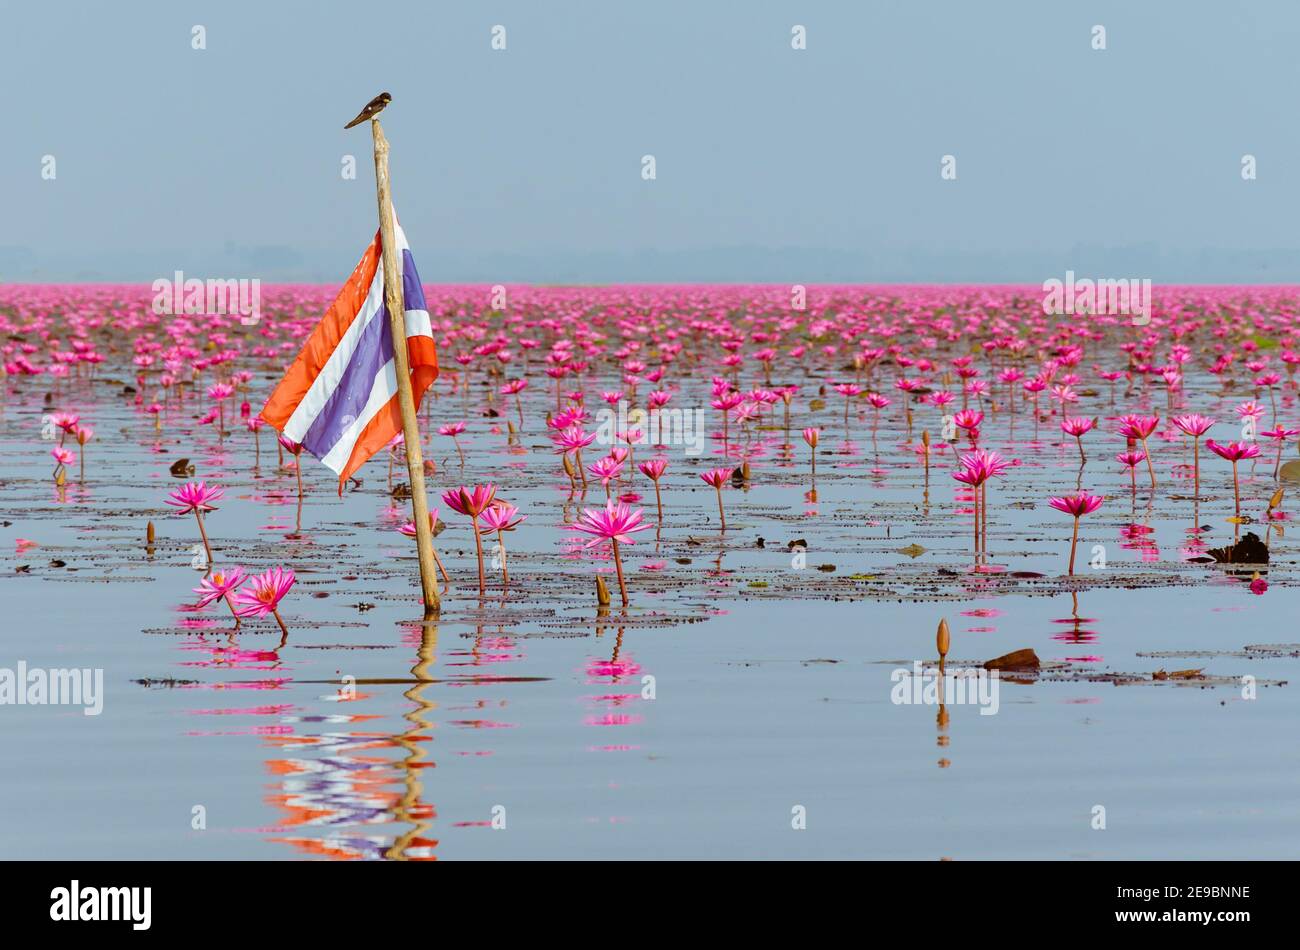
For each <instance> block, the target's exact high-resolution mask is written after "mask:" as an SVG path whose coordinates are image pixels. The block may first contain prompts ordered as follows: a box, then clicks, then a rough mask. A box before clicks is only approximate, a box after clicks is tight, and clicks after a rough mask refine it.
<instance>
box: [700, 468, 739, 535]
mask: <svg viewBox="0 0 1300 950" xmlns="http://www.w3.org/2000/svg"><path fill="white" fill-rule="evenodd" d="M734 471H735V470H734V469H730V468H714V469H710V470H709V471H707V472H701V473H700V478H701V479H702V480H703V481H704V483H705V484H706V485H712V486H713V488H714V489H715V490H716V491H717V493H718V520H719V521H721V523H722V530H723V531H726V530H727V514H726V512H725V511H723V510H722V486H723V485H725V484H726V483H727V480H728V479H730V478H731V475H732V473H733V472H734Z"/></svg>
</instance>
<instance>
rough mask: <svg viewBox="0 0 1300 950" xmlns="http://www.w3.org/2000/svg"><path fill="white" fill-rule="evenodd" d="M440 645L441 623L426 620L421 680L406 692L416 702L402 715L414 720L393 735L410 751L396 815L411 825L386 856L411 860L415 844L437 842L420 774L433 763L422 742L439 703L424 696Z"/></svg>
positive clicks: (414, 672)
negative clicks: (430, 832) (432, 835)
mask: <svg viewBox="0 0 1300 950" xmlns="http://www.w3.org/2000/svg"><path fill="white" fill-rule="evenodd" d="M437 646H438V625H437V624H436V623H432V622H430V621H425V622H424V623H423V624H422V625H421V633H420V646H419V648H418V649H417V650H416V653H415V656H416V662H415V665H414V666H413V667H411V677H412V678H413V679H415V680H417V681H418V682H416V683H415V685H413V686H412V687H411V688H410V689H408V690H406V692H404V693H403V694H402V695H403V696H404V697H406V698H407V699H408V700H410V701H411V702H412V703H414V704H415V708H413V709H411V710H409V711H408V712H406V713H405V714H403V717H402V718H404V719H406V720H407V721H408V722H410V723H411V728H410V729H408V730H407V731H406V732H404V733H401V734H400V735H395V736H393V743H394V744H395V745H397V746H399V747H401V748H402V749H404V750H406V755H405V756H404V757H403V758H402V761H401V769H402V785H403V790H402V796H401V798H400V799H399V800H398V802H397V805H396V806H395V807H394V808H393V818H394V820H395V821H400V822H404V823H408V824H410V825H411V828H410V830H409V831H407V832H406V833H405V834H403V835H401V836H399V837H398V838H397V839H396V840H395V841H394V842H393V845H392V847H391V848H389V849H388V850H387V851H386V852H385V853H384V857H386V858H388V859H389V860H391V861H407V860H411V859H410V858H408V857H407V854H406V851H407V848H409V847H410V846H411V845H413V844H414V845H417V846H419V847H425V848H432V847H434V846H435V845H437V842H436V841H431V840H429V839H427V838H424V837H423V835H424V833H425V832H426V831H427V830H428V828H429V821H428V820H427V817H428V816H429V815H430V814H431V813H432V809H430V808H429V807H428V806H427V805H424V804H422V803H421V801H420V798H421V796H422V795H423V794H424V783H423V782H421V781H420V778H419V775H420V771H421V770H422V769H423V768H424V767H425V765H426V764H429V763H426V762H425V752H424V743H423V742H421V739H422V738H423V737H422V736H421V733H423V732H424V730H426V729H428V728H429V726H430V723H429V720H428V719H427V718H426V713H428V712H429V711H430V710H432V709H435V708H437V705H438V704H437V703H435V702H431V701H429V700H426V699H425V698H424V690H425V689H426V688H427V687H428V685H429V681H430V676H429V670H430V668H431V667H432V666H433V665H434V663H436V662H437V657H436V656H435V654H434V651H435V650H436V649H437ZM417 860H426V859H417Z"/></svg>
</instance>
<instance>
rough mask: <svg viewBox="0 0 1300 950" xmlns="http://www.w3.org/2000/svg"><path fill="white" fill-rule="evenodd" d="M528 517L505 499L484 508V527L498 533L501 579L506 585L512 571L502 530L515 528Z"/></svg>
mask: <svg viewBox="0 0 1300 950" xmlns="http://www.w3.org/2000/svg"><path fill="white" fill-rule="evenodd" d="M527 518H528V516H527V515H521V514H520V513H519V509H518V508H516V507H515V506H514V505H511V504H507V503H506V502H504V501H497V502H495V503H493V504H491V505H489V506H488V507H487V508H485V509H484V510H483V515H482V519H483V525H484V527H486V528H487V529H488V530H489V531H495V532H496V533H497V544H498V545H499V546H500V548H501V581H502V583H503V584H505V585H509V584H510V571H509V569H508V568H507V567H506V544H505V539H504V537H503V536H502V532H503V531H513V530H515V528H517V527H519V525H520V524H522V523H523V522H524V521H526V520H527Z"/></svg>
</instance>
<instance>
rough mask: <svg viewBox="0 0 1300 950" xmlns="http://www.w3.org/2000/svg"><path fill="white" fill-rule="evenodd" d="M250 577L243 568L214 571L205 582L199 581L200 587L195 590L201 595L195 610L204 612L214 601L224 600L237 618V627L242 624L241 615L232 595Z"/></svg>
mask: <svg viewBox="0 0 1300 950" xmlns="http://www.w3.org/2000/svg"><path fill="white" fill-rule="evenodd" d="M247 577H248V575H247V574H245V573H244V569H243V568H242V567H232V568H231V569H230V570H228V571H213V572H212V573H211V574H209V575H208V576H207V577H205V578H203V580H201V581H199V586H198V587H196V588H194V593H196V594H198V595H199V600H198V603H196V604H195V605H194V609H195V610H202V609H203V608H204V607H207V606H208V605H209V604H211V603H213V602H214V601H218V600H224V601H225V602H226V606H228V607H229V608H230V612H231V613H232V614H233V615H234V617H235V626H236V627H238V626H239V624H240V619H239V613H238V612H237V611H236V609H235V604H234V601H232V600H231V596H230V595H231V594H232V593H233V592H234V591H235V590H236V589H237V588H238V587H239V585H240V584H242V583H244V580H245V579H246V578H247Z"/></svg>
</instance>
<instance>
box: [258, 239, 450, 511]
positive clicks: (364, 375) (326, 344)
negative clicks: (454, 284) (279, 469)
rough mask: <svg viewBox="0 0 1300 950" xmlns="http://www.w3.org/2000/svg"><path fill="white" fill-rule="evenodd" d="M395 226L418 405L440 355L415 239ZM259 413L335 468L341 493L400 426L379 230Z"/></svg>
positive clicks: (330, 466)
mask: <svg viewBox="0 0 1300 950" xmlns="http://www.w3.org/2000/svg"><path fill="white" fill-rule="evenodd" d="M394 230H395V231H396V236H397V247H398V250H399V251H400V252H401V262H400V266H401V274H402V300H403V303H404V305H405V307H406V351H407V353H408V354H409V355H410V364H411V388H412V390H413V391H414V395H415V405H416V407H417V408H418V407H419V405H420V397H421V396H423V395H424V391H425V390H426V389H428V388H429V386H430V384H432V383H433V381H434V380H435V379H437V378H438V355H437V353H436V352H435V350H434V345H433V329H432V327H431V326H430V324H429V311H428V309H427V307H426V305H425V302H424V288H423V287H421V286H420V275H419V274H418V273H416V270H415V261H414V259H412V257H411V248H410V245H408V244H407V243H406V235H405V234H404V233H403V232H402V228H401V225H398V224H396V223H395V224H394ZM260 415H261V417H262V418H263V419H264V420H266V422H267V424H268V425H270V426H272V427H273V428H275V429H278V430H279V431H280V432H281V433H282V434H283V435H284V437H285V438H286V439H289V440H290V441H293V442H300V443H302V446H303V448H304V449H306V450H307V451H308V452H310V453H311V454H312V455H314V456H315V457H316V458H318V459H320V460H321V461H322V462H323V463H325V465H326V466H327V467H329V468H330V469H332V470H333V471H335V472H336V473H338V476H339V494H342V493H343V485H344V483H345V482H346V481H347V480H348V477H349V476H350V475H351V474H352V473H353V472H355V471H356V470H357V469H358V468H360V467H361V466H362V465H363V464H365V462H366V460H367V459H369V458H370V457H371V456H372V455H374V454H375V453H376V452H378V451H379V450H380V449H382V448H383V447H384V446H385V445H387V444H388V443H389V442H390V441H391V440H392V438H393V437H394V436H395V435H397V434H398V433H399V432H401V431H402V416H401V412H400V411H399V409H398V406H397V372H396V369H395V364H394V362H393V335H392V329H391V324H390V321H389V319H388V307H387V306H386V305H385V303H384V264H383V251H382V247H381V241H380V235H379V234H378V233H376V234H375V239H374V240H373V241H372V242H371V243H370V247H368V248H367V249H366V253H365V254H364V255H363V256H362V258H361V263H360V264H358V265H357V268H356V270H354V271H353V272H352V276H351V277H349V278H348V281H347V283H346V284H344V285H343V289H342V290H341V291H340V292H339V295H338V296H337V297H336V298H335V299H334V303H332V304H331V305H330V308H329V309H328V310H327V311H325V316H324V317H322V318H321V322H320V323H319V324H318V325H317V326H316V329H315V330H313V331H312V333H311V336H309V337H308V338H307V342H306V343H305V344H304V345H303V348H302V352H300V353H299V354H298V358H297V359H295V360H294V361H293V365H292V366H290V367H289V370H288V372H286V373H285V374H284V379H282V380H281V381H280V384H279V385H278V386H276V387H275V391H274V392H273V393H271V398H270V399H268V400H267V403H266V406H265V407H264V408H263V409H262V411H261V413H260Z"/></svg>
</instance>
